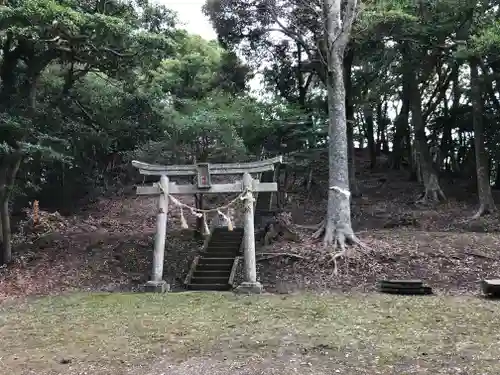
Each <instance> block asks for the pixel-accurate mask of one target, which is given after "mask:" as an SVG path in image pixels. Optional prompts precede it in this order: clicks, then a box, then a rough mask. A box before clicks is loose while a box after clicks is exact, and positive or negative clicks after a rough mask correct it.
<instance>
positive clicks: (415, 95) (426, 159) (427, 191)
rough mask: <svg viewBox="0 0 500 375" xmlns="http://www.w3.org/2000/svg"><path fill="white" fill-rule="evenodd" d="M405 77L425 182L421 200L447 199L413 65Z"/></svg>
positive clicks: (407, 68) (417, 150)
mask: <svg viewBox="0 0 500 375" xmlns="http://www.w3.org/2000/svg"><path fill="white" fill-rule="evenodd" d="M410 61H411V60H410ZM405 79H406V80H407V81H408V86H409V87H408V89H409V93H410V107H411V115H412V116H411V117H412V124H413V130H414V132H415V152H416V157H417V158H416V159H417V162H418V165H419V168H420V171H421V174H422V180H423V183H424V194H423V197H422V199H421V201H422V202H427V201H432V202H437V201H439V199H440V198H442V199H446V197H445V195H444V193H443V191H442V190H441V187H440V185H439V179H438V174H437V172H436V170H435V168H434V166H433V162H432V158H431V154H430V151H429V146H428V145H427V136H426V135H425V124H424V121H423V116H422V98H421V97H420V90H419V88H418V80H417V75H416V72H415V70H414V69H413V68H412V67H409V66H406V67H405Z"/></svg>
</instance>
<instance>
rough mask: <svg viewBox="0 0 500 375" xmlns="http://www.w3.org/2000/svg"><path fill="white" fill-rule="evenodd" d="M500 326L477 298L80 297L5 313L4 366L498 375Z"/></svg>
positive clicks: (496, 308) (490, 305)
mask: <svg viewBox="0 0 500 375" xmlns="http://www.w3.org/2000/svg"><path fill="white" fill-rule="evenodd" d="M499 323H500V305H498V304H497V303H495V302H489V301H485V300H480V299H478V298H472V297H470V298H466V297H463V298H458V297H400V296H398V297H393V296H385V295H377V294H372V295H351V296H343V295H337V296H316V295H308V294H303V295H297V296H287V297H286V298H283V297H280V296H258V297H240V296H234V295H232V294H218V293H172V294H167V295H151V294H87V295H73V296H69V297H68V296H67V297H56V298H42V299H40V300H37V301H34V302H30V303H27V304H24V305H23V306H9V307H4V308H3V309H0V338H1V340H0V363H1V364H2V373H6V374H7V373H8V374H13V375H15V374H22V373H23V371H25V369H26V365H28V366H29V367H31V368H33V369H36V370H37V371H38V372H37V373H38V374H44V373H48V372H49V371H50V370H54V369H55V368H57V366H59V365H58V364H57V362H58V361H59V360H60V359H61V358H65V359H72V363H76V364H78V365H81V366H89V365H92V364H100V365H103V364H105V365H106V367H107V368H109V369H116V371H119V369H120V368H122V367H123V366H126V365H127V364H129V363H139V362H141V361H145V360H146V359H148V358H150V357H153V356H155V357H156V356H158V355H165V356H168V358H173V359H177V360H183V359H187V358H189V357H193V356H202V355H207V354H215V355H217V354H219V353H221V354H223V355H224V356H226V357H228V358H229V359H231V358H236V357H238V358H241V357H245V356H248V355H255V354H257V355H262V356H272V355H273V353H276V352H277V351H278V349H279V350H280V351H285V352H294V353H302V354H304V353H307V354H308V355H315V356H317V357H318V358H320V357H322V356H323V357H325V361H326V359H328V360H329V361H331V360H332V356H333V357H334V358H336V361H337V363H340V364H344V365H345V366H346V368H347V367H349V366H358V367H356V368H358V371H363V370H366V371H368V370H369V369H370V368H372V369H373V368H377V369H380V368H387V369H390V368H392V369H394V368H397V367H398V366H403V367H401V368H402V369H404V368H406V367H405V366H420V367H422V366H423V367H428V368H435V369H439V368H442V369H443V371H444V370H445V369H446V368H450V367H449V366H450V364H451V363H455V364H457V366H459V367H461V368H467V366H469V367H468V368H470V369H472V370H470V371H469V372H466V373H468V374H475V373H478V374H481V373H485V374H489V373H490V372H488V371H490V369H493V368H494V367H496V366H497V363H498V361H499V360H500V350H499V349H498V343H499V342H500V330H498V327H499V326H500V324H499ZM334 362H335V361H334ZM391 366H392V367H391ZM394 366H395V367H394ZM436 366H437V367H436ZM349 368H350V367H349ZM353 368H354V367H353ZM476 370H477V372H476ZM391 371H393V370H391ZM405 371H406V370H400V371H399V372H398V371H396V373H401V374H404V373H410V372H405ZM491 371H493V370H491ZM110 373H112V372H110ZM116 373H119V372H116ZM349 373H350V372H349ZM353 373H355V372H353ZM368 373H370V372H369V371H368ZM373 373H375V372H373ZM381 373H382V374H385V373H387V374H389V373H393V372H381ZM416 373H418V372H416ZM432 373H435V374H438V373H440V372H439V371H438V370H435V371H434V372H432ZM442 373H454V372H453V371H451V372H442ZM491 373H492V374H493V373H496V372H494V371H493V372H491Z"/></svg>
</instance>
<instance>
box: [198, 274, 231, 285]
mask: <svg viewBox="0 0 500 375" xmlns="http://www.w3.org/2000/svg"><path fill="white" fill-rule="evenodd" d="M190 284H212V285H213V284H229V276H228V277H205V276H204V277H193V278H192V279H191V283H190Z"/></svg>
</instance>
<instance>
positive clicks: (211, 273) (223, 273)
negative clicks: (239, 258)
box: [193, 268, 231, 280]
mask: <svg viewBox="0 0 500 375" xmlns="http://www.w3.org/2000/svg"><path fill="white" fill-rule="evenodd" d="M229 276H231V269H215V270H201V269H200V270H198V268H197V269H196V271H194V272H193V279H197V278H199V277H201V278H204V277H220V278H225V279H226V280H229Z"/></svg>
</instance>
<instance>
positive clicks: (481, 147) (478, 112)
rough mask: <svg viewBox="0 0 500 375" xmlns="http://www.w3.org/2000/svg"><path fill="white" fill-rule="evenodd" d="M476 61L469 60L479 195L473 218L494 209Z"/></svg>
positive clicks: (473, 59)
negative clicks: (476, 210) (477, 207)
mask: <svg viewBox="0 0 500 375" xmlns="http://www.w3.org/2000/svg"><path fill="white" fill-rule="evenodd" d="M478 65H479V64H478V62H477V60H476V59H475V58H472V59H471V61H470V72H471V73H470V77H471V79H470V82H471V94H472V98H471V99H472V119H473V125H474V151H475V155H476V175H477V191H478V195H479V210H478V212H477V213H476V214H475V215H474V218H479V217H480V216H481V215H483V214H486V213H491V212H494V211H495V210H496V207H495V202H494V201H493V195H492V194H491V185H490V174H489V165H488V154H487V152H486V149H485V139H484V126H483V105H482V97H481V87H480V82H479V75H478V69H479V66H478Z"/></svg>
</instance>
